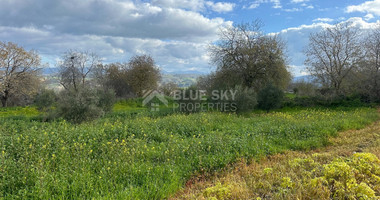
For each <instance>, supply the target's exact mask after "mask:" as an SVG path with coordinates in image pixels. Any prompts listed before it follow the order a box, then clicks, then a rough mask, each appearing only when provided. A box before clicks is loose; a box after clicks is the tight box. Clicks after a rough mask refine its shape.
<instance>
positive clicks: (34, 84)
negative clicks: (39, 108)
mask: <svg viewBox="0 0 380 200" xmlns="http://www.w3.org/2000/svg"><path fill="white" fill-rule="evenodd" d="M40 63H41V58H40V56H39V55H38V54H37V53H36V52H35V51H26V50H25V49H24V48H22V47H20V46H18V45H17V44H14V43H12V42H8V43H3V42H1V41H0V100H1V104H2V106H3V107H7V106H8V104H9V100H11V103H12V105H25V104H26V103H27V102H28V101H30V99H32V97H33V96H34V95H35V94H36V93H37V90H38V88H39V84H40V80H39V74H38V67H40V66H39V65H40Z"/></svg>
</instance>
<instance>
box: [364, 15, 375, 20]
mask: <svg viewBox="0 0 380 200" xmlns="http://www.w3.org/2000/svg"><path fill="white" fill-rule="evenodd" d="M373 18H375V16H373V14H371V13H369V14H367V15H366V16H364V19H365V20H366V21H368V20H371V19H373Z"/></svg>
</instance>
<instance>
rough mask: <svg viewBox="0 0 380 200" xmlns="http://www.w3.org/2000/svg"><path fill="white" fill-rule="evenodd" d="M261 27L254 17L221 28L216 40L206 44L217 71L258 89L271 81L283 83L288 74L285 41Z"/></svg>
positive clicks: (287, 78) (237, 83) (285, 82)
mask: <svg viewBox="0 0 380 200" xmlns="http://www.w3.org/2000/svg"><path fill="white" fill-rule="evenodd" d="M261 27H262V24H261V23H260V21H254V22H252V23H246V24H239V25H237V26H235V27H226V28H223V29H221V30H220V35H219V41H218V42H217V43H216V44H215V45H211V46H210V48H209V51H210V53H211V57H212V61H213V63H214V64H215V65H216V66H217V73H227V74H230V75H232V74H234V75H233V76H231V77H234V84H235V85H243V86H245V87H254V88H255V89H260V88H262V87H263V86H264V85H266V84H268V83H270V82H272V83H274V84H275V85H276V86H279V87H286V86H287V83H288V82H289V81H290V74H289V72H288V71H287V67H286V59H285V55H284V47H285V46H284V43H283V42H281V40H280V39H279V38H278V37H277V36H269V35H266V34H264V33H263V32H262V31H261ZM236 77H239V78H237V79H236ZM232 87H234V85H232Z"/></svg>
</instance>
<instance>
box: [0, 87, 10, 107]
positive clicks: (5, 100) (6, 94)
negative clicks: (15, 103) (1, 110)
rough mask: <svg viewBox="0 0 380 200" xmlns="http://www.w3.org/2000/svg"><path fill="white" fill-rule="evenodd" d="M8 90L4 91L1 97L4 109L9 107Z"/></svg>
mask: <svg viewBox="0 0 380 200" xmlns="http://www.w3.org/2000/svg"><path fill="white" fill-rule="evenodd" d="M8 94H9V92H8V90H5V91H4V94H3V95H2V96H1V104H2V105H3V107H7V104H8Z"/></svg>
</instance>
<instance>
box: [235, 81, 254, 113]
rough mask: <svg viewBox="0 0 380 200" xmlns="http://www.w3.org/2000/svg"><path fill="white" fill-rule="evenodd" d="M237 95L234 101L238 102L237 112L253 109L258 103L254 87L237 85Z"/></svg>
mask: <svg viewBox="0 0 380 200" xmlns="http://www.w3.org/2000/svg"><path fill="white" fill-rule="evenodd" d="M235 91H236V97H235V99H234V102H232V103H236V107H237V110H236V112H238V113H241V112H247V111H252V110H253V109H254V108H255V106H256V105H257V99H256V93H255V91H254V90H253V89H250V88H244V87H242V86H236V87H235Z"/></svg>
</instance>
